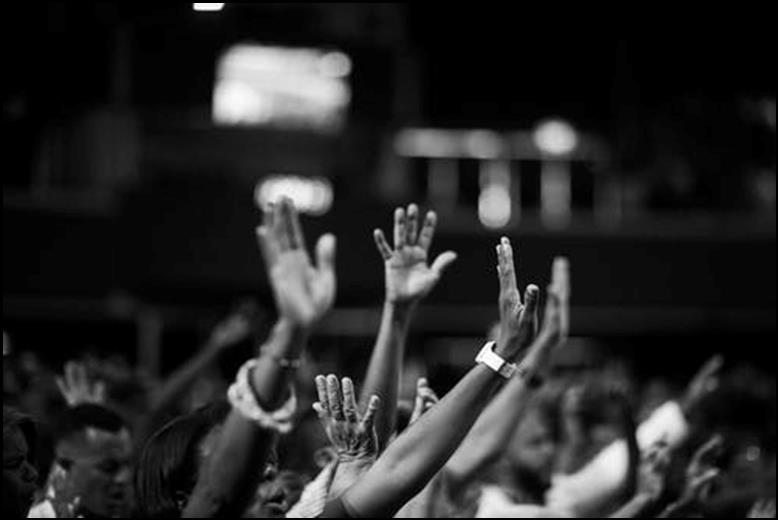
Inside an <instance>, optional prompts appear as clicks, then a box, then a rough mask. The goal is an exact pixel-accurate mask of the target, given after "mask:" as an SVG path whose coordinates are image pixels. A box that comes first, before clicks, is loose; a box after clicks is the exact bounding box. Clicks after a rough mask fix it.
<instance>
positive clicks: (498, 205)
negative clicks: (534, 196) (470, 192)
mask: <svg viewBox="0 0 778 520" xmlns="http://www.w3.org/2000/svg"><path fill="white" fill-rule="evenodd" d="M478 218H479V219H480V220H481V223H482V224H483V225H484V226H486V227H488V228H501V227H504V226H505V225H506V224H508V222H509V221H510V220H511V196H510V193H508V188H507V187H506V186H503V185H500V184H490V185H488V186H486V187H485V188H483V189H482V190H481V195H480V196H479V197H478Z"/></svg>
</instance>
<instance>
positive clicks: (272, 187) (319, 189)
mask: <svg viewBox="0 0 778 520" xmlns="http://www.w3.org/2000/svg"><path fill="white" fill-rule="evenodd" d="M281 197H289V198H290V199H292V202H293V203H294V206H295V207H296V208H297V210H298V211H300V213H307V214H308V215H314V216H318V215H323V214H325V213H327V211H329V210H330V208H331V207H332V199H333V191H332V184H330V181H329V180H327V179H326V178H324V177H301V176H297V175H271V176H269V177H266V178H264V179H262V180H261V181H259V182H258V183H257V186H256V188H255V190H254V202H255V204H256V205H257V207H259V208H264V207H265V206H266V205H267V204H268V203H270V202H278V201H279V200H280V199H281Z"/></svg>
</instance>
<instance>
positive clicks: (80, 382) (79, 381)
mask: <svg viewBox="0 0 778 520" xmlns="http://www.w3.org/2000/svg"><path fill="white" fill-rule="evenodd" d="M56 381H57V387H58V388H59V393H60V394H62V397H63V398H65V402H67V404H68V406H71V407H73V406H77V405H79V404H85V403H93V404H103V403H104V402H105V383H103V382H102V381H95V382H90V381H89V378H88V377H87V373H86V367H85V366H84V364H83V363H79V362H76V361H68V362H67V363H66V364H65V373H64V376H63V377H57V379H56Z"/></svg>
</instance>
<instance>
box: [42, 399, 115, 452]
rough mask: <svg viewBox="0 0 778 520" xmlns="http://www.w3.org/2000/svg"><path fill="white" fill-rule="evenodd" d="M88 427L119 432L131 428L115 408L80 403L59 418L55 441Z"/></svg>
mask: <svg viewBox="0 0 778 520" xmlns="http://www.w3.org/2000/svg"><path fill="white" fill-rule="evenodd" d="M87 428H95V429H98V430H105V431H108V432H111V433H118V432H120V431H121V430H122V429H125V428H126V429H129V426H128V424H127V422H126V421H125V420H124V419H122V417H121V416H120V415H119V414H118V413H116V412H114V411H113V410H111V409H109V408H106V407H105V406H102V405H99V404H79V405H76V406H74V407H72V408H68V409H67V410H65V411H64V412H63V413H62V414H60V415H59V417H58V418H57V423H56V428H55V433H54V441H55V443H58V442H61V441H63V440H65V439H67V438H69V437H71V436H73V435H76V434H79V433H81V432H83V431H85V430H86V429H87Z"/></svg>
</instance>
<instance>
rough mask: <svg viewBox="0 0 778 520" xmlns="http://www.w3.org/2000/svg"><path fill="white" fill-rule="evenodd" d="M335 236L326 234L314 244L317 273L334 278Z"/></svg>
mask: <svg viewBox="0 0 778 520" xmlns="http://www.w3.org/2000/svg"><path fill="white" fill-rule="evenodd" d="M336 245H337V241H336V239H335V235H333V234H331V233H327V234H326V235H322V237H321V238H319V241H318V242H316V268H317V269H318V270H319V272H321V273H324V274H328V275H332V276H333V277H334V276H335V250H336Z"/></svg>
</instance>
